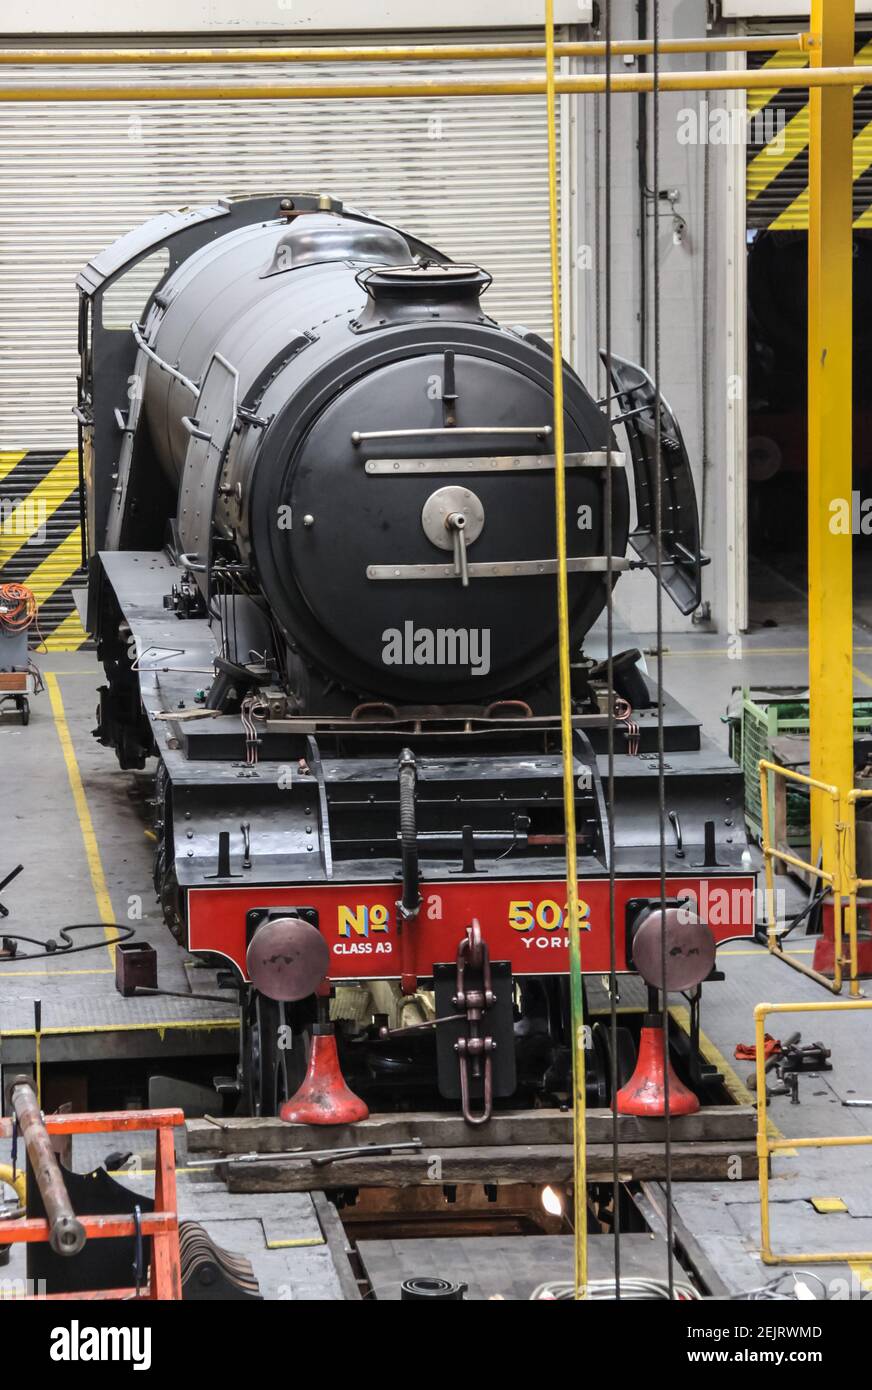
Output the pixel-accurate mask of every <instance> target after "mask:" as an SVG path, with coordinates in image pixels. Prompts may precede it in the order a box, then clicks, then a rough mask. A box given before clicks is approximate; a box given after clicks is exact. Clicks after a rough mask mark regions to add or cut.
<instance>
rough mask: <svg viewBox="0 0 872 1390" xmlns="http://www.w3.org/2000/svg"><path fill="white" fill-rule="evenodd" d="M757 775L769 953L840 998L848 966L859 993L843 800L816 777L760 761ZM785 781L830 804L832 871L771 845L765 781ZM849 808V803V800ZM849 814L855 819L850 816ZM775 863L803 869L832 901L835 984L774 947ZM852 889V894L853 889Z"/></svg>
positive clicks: (853, 881)
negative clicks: (824, 887) (845, 943)
mask: <svg viewBox="0 0 872 1390" xmlns="http://www.w3.org/2000/svg"><path fill="white" fill-rule="evenodd" d="M758 767H759V769H760V801H761V810H762V823H763V846H762V848H763V863H764V867H765V871H766V937H767V945H768V947H769V950H770V951H771V952H772V954H773V955H774V956H778V958H779V960H783V961H785V962H786V963H787V965H789V966H790V967H791V968H792V969H793V970H798V971H800V973H801V974H803V975H807V976H808V977H809V978H810V979H812V980H815V981H816V982H817V983H818V984H820V985H823V986H824V987H825V988H826V989H829V990H832V992H833V994H840V993H841V990H842V980H843V976H844V968H845V966H846V965H847V966H848V971H849V979H850V983H851V993H852V994H857V993H859V985H858V982H857V886H858V885H857V881H856V878H855V876H854V874H853V873H852V872H849V862H848V859H849V856H848V853H847V849H846V847H847V844H848V842H850V846H851V851H850V867H851V868H852V867H853V864H854V854H853V844H854V837H853V835H849V833H848V824H847V822H845V821H843V820H842V819H841V806H842V798H841V795H840V793H839V789H838V787H833V786H830V785H829V783H827V782H819V781H818V780H817V779H816V778H815V777H807V776H806V775H805V773H803V772H795V771H794V770H793V768H789V767H780V766H779V765H778V764H777V763H770V762H767V760H766V759H765V758H761V759H760V762H759V764H758ZM770 777H783V778H784V779H785V781H788V782H798V783H799V784H800V786H804V787H808V788H809V790H810V791H819V792H820V793H821V794H822V796H823V797H825V798H826V799H827V801H828V802H829V804H830V807H831V811H832V817H833V826H834V829H835V836H834V839H835V843H836V846H837V849H836V862H835V863H834V864H833V865H832V866H831V867H830V866H826V867H825V866H823V865H819V864H810V863H808V861H807V860H805V859H800V858H799V856H798V855H796V854H791V853H790V852H789V851H788V850H785V849H779V848H778V846H777V845H775V844H773V842H772V822H771V814H770V810H769V778H770ZM848 804H849V806H852V805H853V803H852V802H851V800H850V797H849V798H848ZM851 814H853V813H851ZM776 859H777V860H778V861H779V862H780V863H782V864H789V865H791V867H792V868H794V869H802V870H803V871H804V872H805V873H807V874H811V875H812V876H813V877H815V878H818V879H820V881H821V882H822V883H825V884H827V885H828V886H829V888H830V890H831V895H832V900H833V978H832V980H830V979H828V978H827V976H826V975H822V974H821V973H820V971H819V970H813V969H812V968H811V966H809V965H805V964H804V963H803V962H802V961H800V960H797V959H796V957H795V956H791V955H788V953H787V952H786V951H782V949H781V946H780V945H779V942H778V933H777V923H776V916H775V873H774V863H775V860H776ZM852 885H853V888H852ZM846 894H847V895H848V909H847V913H846V915H845V919H844V924H843V916H842V914H843V910H844V909H843V898H844V896H845V895H846ZM843 925H844V926H846V928H847V934H848V941H849V954H848V957H847V958H845V956H844V954H843V935H844V932H843Z"/></svg>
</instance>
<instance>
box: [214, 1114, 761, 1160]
mask: <svg viewBox="0 0 872 1390" xmlns="http://www.w3.org/2000/svg"><path fill="white" fill-rule="evenodd" d="M755 1129H756V1111H755V1110H754V1108H753V1107H752V1106H747V1105H707V1106H704V1107H703V1108H702V1109H701V1110H699V1111H697V1113H696V1114H695V1115H680V1116H675V1117H674V1118H673V1120H672V1124H671V1126H670V1132H671V1135H672V1138H673V1139H674V1140H676V1141H679V1140H680V1141H682V1142H701V1141H704V1140H710V1141H713V1142H714V1141H717V1140H740V1139H750V1138H752V1137H753V1135H754V1133H755ZM187 1131H188V1152H189V1153H192V1154H194V1153H211V1152H216V1151H217V1152H220V1153H249V1152H257V1153H281V1152H282V1150H288V1149H297V1148H303V1149H334V1148H343V1149H344V1148H352V1147H354V1146H356V1145H358V1144H403V1143H408V1141H409V1140H410V1139H415V1138H419V1139H421V1140H422V1141H423V1143H424V1145H425V1147H427V1146H437V1145H439V1146H444V1147H445V1148H452V1149H453V1148H461V1147H462V1146H463V1145H465V1144H467V1143H470V1142H471V1143H474V1144H475V1145H476V1147H477V1148H484V1147H490V1146H491V1145H494V1146H495V1147H504V1146H507V1145H511V1144H569V1143H571V1142H572V1115H571V1113H570V1112H569V1111H562V1110H520V1111H500V1112H498V1113H497V1114H495V1115H494V1116H493V1117H492V1119H491V1120H490V1121H489V1122H488V1123H487V1124H486V1125H483V1126H481V1127H479V1128H472V1127H470V1126H469V1125H467V1124H466V1123H465V1122H464V1120H463V1117H462V1116H461V1115H458V1114H456V1113H454V1112H446V1113H445V1114H440V1113H428V1112H424V1113H421V1114H401V1115H396V1114H384V1115H371V1116H370V1118H369V1119H368V1120H363V1121H361V1122H360V1123H359V1124H356V1125H337V1126H332V1125H318V1126H314V1125H288V1124H283V1123H282V1121H281V1120H278V1119H236V1118H233V1119H227V1120H222V1121H221V1122H220V1124H215V1123H213V1122H211V1121H209V1120H188V1122H187ZM663 1138H665V1124H664V1121H663V1120H658V1119H643V1118H641V1117H639V1116H636V1115H619V1116H618V1140H619V1143H620V1144H622V1145H623V1144H639V1143H650V1142H652V1141H654V1140H662V1139H663ZM587 1141H588V1144H610V1143H611V1141H612V1112H611V1111H610V1110H589V1111H588V1112H587Z"/></svg>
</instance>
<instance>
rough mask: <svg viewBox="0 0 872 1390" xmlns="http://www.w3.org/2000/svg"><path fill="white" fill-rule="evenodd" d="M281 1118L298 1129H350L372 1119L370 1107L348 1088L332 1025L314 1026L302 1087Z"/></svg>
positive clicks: (321, 1024) (287, 1103)
mask: <svg viewBox="0 0 872 1390" xmlns="http://www.w3.org/2000/svg"><path fill="white" fill-rule="evenodd" d="M279 1117H280V1118H281V1119H282V1120H284V1121H285V1122H286V1123H287V1124H297V1125H350V1124H354V1123H355V1121H356V1120H366V1119H368V1118H369V1107H368V1106H367V1105H366V1103H365V1102H364V1101H362V1100H361V1099H360V1096H356V1095H355V1094H354V1092H353V1091H351V1090H349V1088H348V1086H346V1084H345V1077H344V1076H343V1075H342V1068H341V1067H340V1065H339V1052H338V1049H337V1047H336V1034H335V1031H334V1028H333V1024H332V1023H316V1024H315V1026H314V1029H313V1033H312V1050H311V1052H310V1053H309V1066H308V1068H307V1071H306V1076H305V1078H304V1080H303V1084H302V1085H301V1086H300V1088H299V1090H298V1091H297V1093H296V1095H293V1096H291V1098H290V1100H286V1101H285V1103H284V1105H283V1106H282V1107H281V1109H280V1110H279Z"/></svg>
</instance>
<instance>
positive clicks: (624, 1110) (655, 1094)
mask: <svg viewBox="0 0 872 1390" xmlns="http://www.w3.org/2000/svg"><path fill="white" fill-rule="evenodd" d="M665 1067H668V1068H669V1114H670V1115H694V1114H695V1113H696V1112H697V1110H699V1099H698V1098H697V1097H696V1096H695V1095H694V1093H693V1091H691V1090H689V1089H688V1088H687V1086H685V1085H684V1082H683V1081H679V1079H678V1077H677V1076H676V1074H675V1072H674V1070H673V1068H672V1063H671V1062H670V1061H669V1059H668V1058H667V1056H666V1049H665V1047H664V1039H663V1022H662V1019H661V1018H660V1017H659V1015H657V1014H646V1015H645V1019H644V1022H643V1025H642V1032H641V1035H640V1037H639V1058H638V1061H637V1062H636V1070H635V1071H634V1072H633V1075H632V1076H631V1077H630V1080H629V1081H628V1082H627V1084H626V1086H623V1087H622V1088H621V1090H620V1091H618V1100H617V1111H618V1114H619V1115H665V1114H666V1086H665V1077H664V1070H665Z"/></svg>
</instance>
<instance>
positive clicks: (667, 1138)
mask: <svg viewBox="0 0 872 1390" xmlns="http://www.w3.org/2000/svg"><path fill="white" fill-rule="evenodd" d="M652 4H653V11H654V34H653V40H654V44H653V74H654V80H653V89H652V108H653V137H654V139H653V146H654V148H653V151H652V159H653V175H654V176H653V184H654V190H653V191H654V197H653V204H654V266H653V290H654V294H653V327H654V373H653V375H654V460H655V477H656V487H655V490H654V530H655V540H656V545H657V565H656V571H657V598H656V607H657V801H658V811H659V835H660V911H661V925H662V926H664V927H665V915H666V774H665V769H664V758H663V753H664V742H663V453H662V439H661V426H662V421H661V418H660V416H661V408H660V245H659V242H660V235H659V231H660V229H659V225H658V218H659V215H660V214H659V203H660V0H652ZM660 975H661V979H662V982H663V983H662V988H661V991H660V1007H661V1026H662V1030H663V1054H664V1055H663V1064H664V1065H663V1098H664V1106H665V1111H666V1113H665V1116H664V1146H663V1147H664V1153H665V1169H666V1183H665V1187H666V1244H667V1251H666V1268H667V1280H668V1283H669V1297H670V1298H673V1297H674V1271H673V1254H672V1244H673V1219H672V1125H671V1120H670V1115H669V991H668V989H667V987H666V932H665V930H661V933H660Z"/></svg>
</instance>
